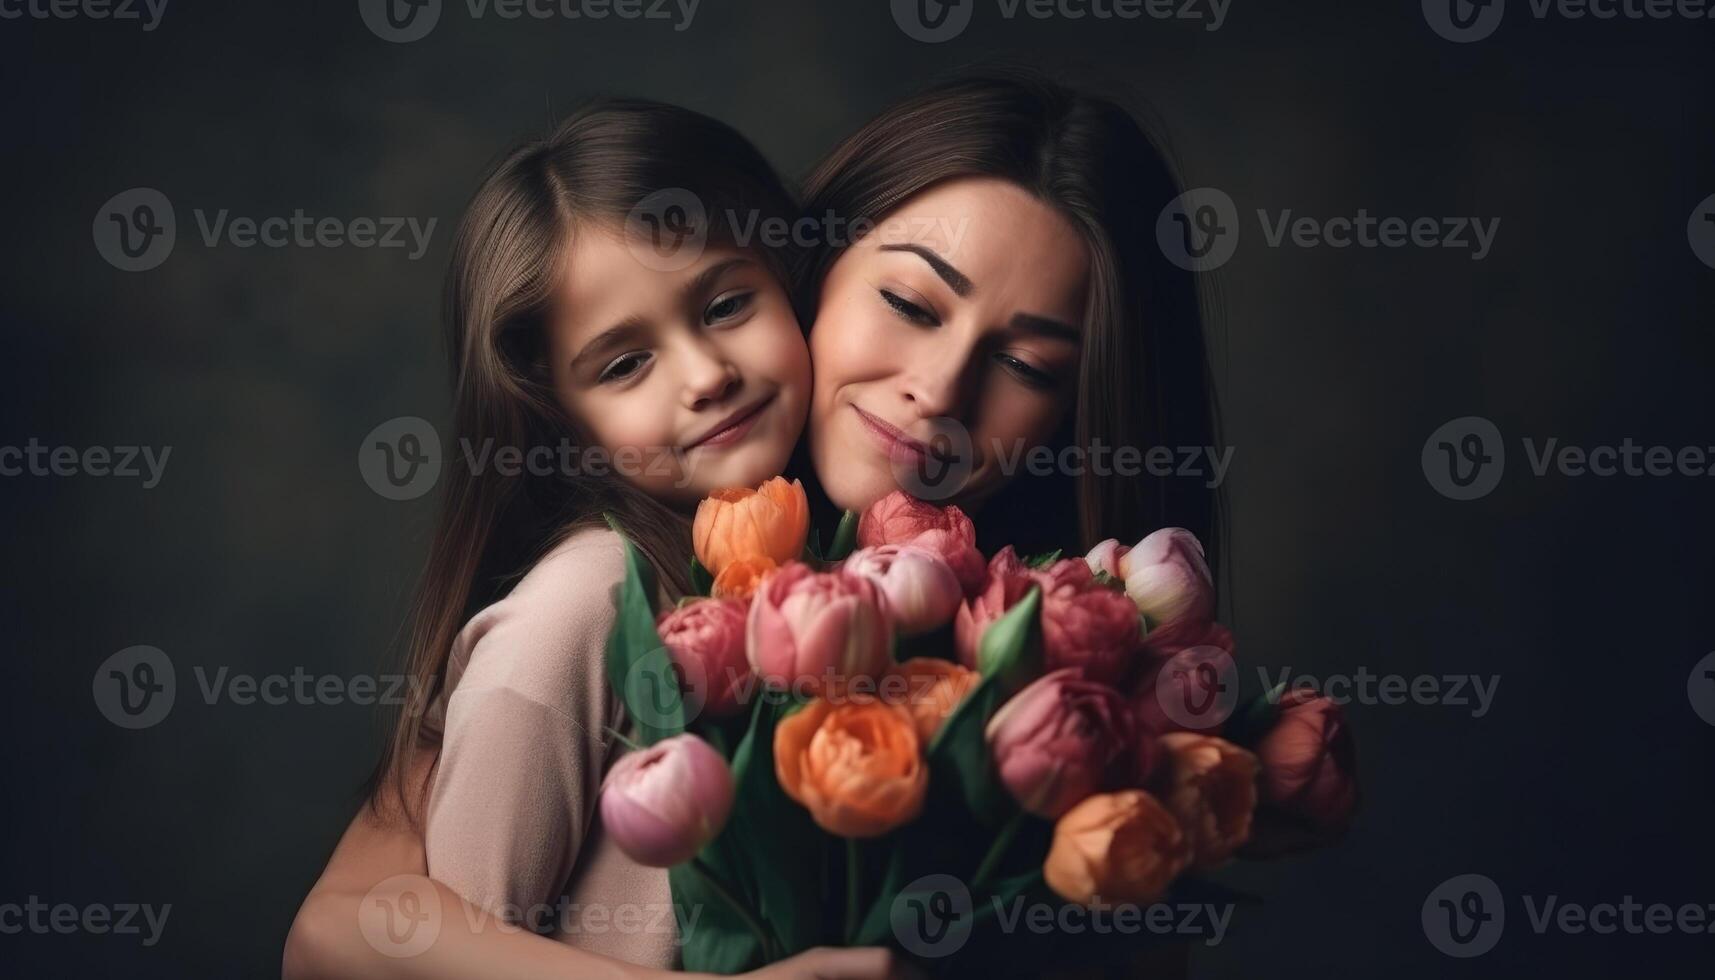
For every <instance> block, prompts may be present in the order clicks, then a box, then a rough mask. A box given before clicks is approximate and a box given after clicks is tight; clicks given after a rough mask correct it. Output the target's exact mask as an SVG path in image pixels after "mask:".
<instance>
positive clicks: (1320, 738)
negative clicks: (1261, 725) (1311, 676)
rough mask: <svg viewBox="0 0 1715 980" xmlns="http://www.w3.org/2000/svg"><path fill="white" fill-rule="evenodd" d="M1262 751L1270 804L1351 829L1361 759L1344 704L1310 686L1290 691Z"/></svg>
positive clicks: (1325, 825)
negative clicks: (1343, 707)
mask: <svg viewBox="0 0 1715 980" xmlns="http://www.w3.org/2000/svg"><path fill="white" fill-rule="evenodd" d="M1256 754H1257V758H1258V759H1259V760H1261V762H1262V799H1263V802H1264V803H1265V804H1267V805H1269V806H1271V807H1273V808H1275V809H1277V810H1281V811H1284V812H1286V813H1289V814H1292V815H1293V816H1296V817H1299V818H1301V819H1303V820H1304V821H1305V822H1306V823H1308V824H1309V825H1310V826H1312V827H1313V828H1315V829H1317V830H1319V831H1322V832H1325V833H1328V834H1338V833H1339V832H1340V831H1342V830H1344V829H1345V827H1346V825H1347V823H1349V822H1350V821H1351V818H1352V811H1353V810H1354V809H1355V808H1356V807H1357V802H1358V779H1357V769H1358V764H1357V763H1358V759H1357V749H1356V746H1355V744H1354V742H1353V741H1352V730H1351V729H1350V728H1349V727H1348V726H1347V725H1346V716H1345V712H1343V711H1342V710H1341V709H1340V706H1339V705H1337V704H1335V703H1334V702H1332V701H1330V700H1328V699H1327V698H1326V697H1323V696H1321V695H1319V694H1317V693H1316V692H1315V691H1314V690H1313V689H1310V688H1296V689H1294V690H1291V691H1288V692H1286V694H1284V695H1283V696H1282V697H1281V699H1280V718H1279V720H1277V721H1276V722H1275V725H1274V727H1273V728H1271V729H1269V731H1268V733H1267V734H1265V735H1263V737H1262V738H1261V739H1260V740H1258V742H1257V745H1256Z"/></svg>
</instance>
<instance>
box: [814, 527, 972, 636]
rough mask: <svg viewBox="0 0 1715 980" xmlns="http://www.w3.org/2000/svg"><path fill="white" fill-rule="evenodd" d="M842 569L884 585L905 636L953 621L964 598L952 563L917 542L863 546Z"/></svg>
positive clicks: (895, 621)
mask: <svg viewBox="0 0 1715 980" xmlns="http://www.w3.org/2000/svg"><path fill="white" fill-rule="evenodd" d="M841 568H842V570H843V571H845V572H846V573H847V574H848V575H861V576H863V577H864V578H867V579H869V580H870V581H872V582H874V583H875V584H876V585H877V586H879V587H880V588H881V591H882V593H883V594H885V595H886V596H887V608H888V612H889V613H891V614H892V616H893V622H894V625H895V626H896V627H897V628H898V629H899V632H900V635H902V636H915V635H917V634H919V633H927V632H929V631H930V630H933V629H936V628H938V627H940V626H943V625H945V624H946V623H948V622H950V621H951V620H952V618H953V613H954V611H956V610H957V609H958V608H959V601H960V600H961V599H962V598H963V590H962V589H961V588H960V587H959V579H958V576H956V575H954V574H953V569H952V566H950V565H948V564H947V563H946V561H944V560H942V558H941V556H940V555H937V554H936V553H935V552H933V551H929V550H927V549H924V548H918V547H916V546H914V545H893V544H884V545H876V546H875V547H873V548H862V549H859V550H858V551H856V552H853V553H852V555H851V557H849V558H847V559H846V561H845V564H844V565H843V566H841Z"/></svg>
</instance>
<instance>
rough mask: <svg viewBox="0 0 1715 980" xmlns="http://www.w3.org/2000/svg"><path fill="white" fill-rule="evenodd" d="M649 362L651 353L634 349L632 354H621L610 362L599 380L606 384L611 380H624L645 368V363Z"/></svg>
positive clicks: (603, 369) (602, 371)
mask: <svg viewBox="0 0 1715 980" xmlns="http://www.w3.org/2000/svg"><path fill="white" fill-rule="evenodd" d="M647 363H649V355H648V354H645V353H643V352H642V351H633V352H632V353H630V354H624V355H621V356H620V357H616V358H614V359H613V360H612V361H611V362H609V363H608V365H607V367H604V368H602V369H601V377H600V378H598V379H597V380H598V381H601V382H602V383H604V384H605V383H606V382H609V381H624V380H625V379H626V378H629V377H631V376H632V375H634V374H636V373H637V372H638V371H641V370H643V365H645V364H647Z"/></svg>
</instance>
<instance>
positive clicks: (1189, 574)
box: [1098, 527, 1215, 628]
mask: <svg viewBox="0 0 1715 980" xmlns="http://www.w3.org/2000/svg"><path fill="white" fill-rule="evenodd" d="M1098 547H1099V546H1098ZM1118 562H1119V567H1120V570H1121V571H1122V572H1124V573H1125V591H1126V595H1128V596H1131V600H1132V601H1133V602H1135V603H1137V608H1138V609H1139V610H1141V611H1142V612H1143V614H1144V615H1145V616H1148V617H1149V624H1150V626H1151V628H1155V627H1158V626H1168V625H1172V624H1174V623H1179V622H1182V621H1192V622H1200V621H1203V620H1206V619H1208V618H1209V617H1210V616H1211V615H1213V613H1214V608H1215V584H1214V581H1213V579H1212V578H1211V577H1210V575H1209V563H1208V562H1207V561H1205V560H1204V558H1203V545H1202V543H1201V542H1199V541H1198V540H1197V536H1196V535H1194V534H1192V533H1191V532H1190V531H1187V530H1185V529H1184V528H1181V527H1164V528H1162V529H1161V530H1159V531H1156V532H1154V533H1152V534H1150V535H1148V536H1147V537H1145V538H1144V539H1143V540H1142V541H1139V542H1138V543H1137V544H1136V545H1135V546H1134V547H1132V548H1131V550H1130V551H1128V552H1126V553H1125V554H1124V555H1123V556H1121V557H1120V558H1119V559H1118Z"/></svg>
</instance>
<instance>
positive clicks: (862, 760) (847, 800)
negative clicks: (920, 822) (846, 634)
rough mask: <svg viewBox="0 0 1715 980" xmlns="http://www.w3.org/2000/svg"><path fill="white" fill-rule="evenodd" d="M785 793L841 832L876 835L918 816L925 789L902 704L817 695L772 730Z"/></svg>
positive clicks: (924, 771)
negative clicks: (835, 702) (838, 701)
mask: <svg viewBox="0 0 1715 980" xmlns="http://www.w3.org/2000/svg"><path fill="white" fill-rule="evenodd" d="M774 773H775V776H777V777H778V778H779V780H780V788H781V789H783V790H785V791H786V795H787V796H790V797H791V798H792V799H794V800H796V801H798V802H799V803H800V804H802V805H803V806H804V808H805V809H807V810H809V811H810V818H811V819H812V820H814V821H815V822H816V825H817V826H818V827H821V828H822V829H823V830H826V831H827V832H828V833H830V834H834V835H835V836H838V837H876V836H879V835H881V834H885V833H887V832H888V831H890V830H892V829H894V828H895V827H898V826H900V825H901V824H905V823H909V822H910V821H912V820H914V819H916V817H917V814H918V813H919V812H921V811H922V809H923V796H924V794H925V792H926V791H927V790H928V788H929V769H928V767H927V766H926V765H925V764H924V762H923V753H922V749H921V746H920V745H919V744H918V741H917V730H916V728H915V726H914V725H913V723H912V720H911V715H910V713H909V712H907V711H906V710H905V709H904V708H903V707H900V706H899V705H896V704H888V703H887V702H885V701H881V700H877V699H876V698H872V697H867V696H864V697H859V696H854V697H852V698H851V699H850V700H847V701H843V702H842V703H840V704H837V705H836V704H834V703H833V702H831V701H828V700H827V699H826V698H817V699H815V700H813V701H811V702H810V703H809V704H807V705H805V706H804V708H803V709H802V710H800V711H798V712H797V713H796V714H794V715H792V716H790V717H788V718H787V719H786V720H784V721H782V722H781V723H780V725H779V727H778V728H776V729H775V731H774Z"/></svg>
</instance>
